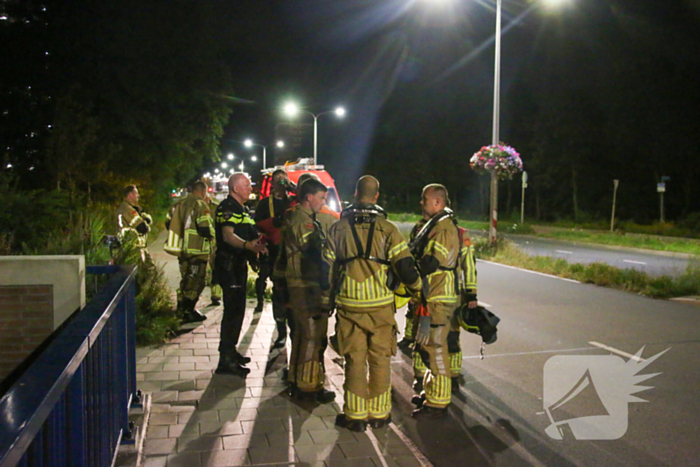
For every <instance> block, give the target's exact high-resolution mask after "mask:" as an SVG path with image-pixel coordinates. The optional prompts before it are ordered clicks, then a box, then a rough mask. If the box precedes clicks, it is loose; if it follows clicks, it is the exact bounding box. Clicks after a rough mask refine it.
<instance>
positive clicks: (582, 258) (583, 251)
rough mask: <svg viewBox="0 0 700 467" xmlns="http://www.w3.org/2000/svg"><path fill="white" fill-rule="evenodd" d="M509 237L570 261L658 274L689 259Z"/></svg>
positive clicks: (680, 268)
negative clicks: (604, 264) (596, 263)
mask: <svg viewBox="0 0 700 467" xmlns="http://www.w3.org/2000/svg"><path fill="white" fill-rule="evenodd" d="M508 238H509V239H510V240H511V241H513V242H514V243H515V244H516V245H518V246H519V247H520V248H521V249H522V250H523V251H524V252H526V253H528V254H529V255H533V256H535V255H536V256H551V257H554V258H562V259H565V260H567V261H568V262H570V263H584V264H588V263H593V262H600V263H607V264H610V265H612V266H616V267H618V268H622V269H630V268H632V269H639V270H641V271H644V272H647V273H648V274H651V275H657V276H660V275H670V276H674V275H679V274H681V273H683V272H684V271H685V270H686V268H687V267H688V264H690V262H691V261H692V260H691V259H689V257H688V255H684V254H673V253H667V252H651V251H650V252H646V251H637V250H633V249H622V248H615V247H606V246H599V245H586V244H581V243H573V242H566V241H557V240H550V239H543V238H537V237H529V236H520V235H512V236H510V237H508Z"/></svg>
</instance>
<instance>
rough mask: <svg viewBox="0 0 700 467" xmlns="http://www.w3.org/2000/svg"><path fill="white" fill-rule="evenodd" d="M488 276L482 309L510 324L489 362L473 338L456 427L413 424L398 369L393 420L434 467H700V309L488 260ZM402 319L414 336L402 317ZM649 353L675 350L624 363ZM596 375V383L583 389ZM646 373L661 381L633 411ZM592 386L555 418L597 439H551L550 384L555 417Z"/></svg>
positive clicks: (484, 267) (399, 360) (406, 364)
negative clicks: (585, 428)
mask: <svg viewBox="0 0 700 467" xmlns="http://www.w3.org/2000/svg"><path fill="white" fill-rule="evenodd" d="M477 267H478V271H479V300H480V301H481V302H483V303H485V304H487V305H488V306H487V308H489V309H490V310H491V311H493V312H494V313H495V314H496V315H497V316H499V317H500V318H501V320H502V321H501V323H500V325H499V330H498V341H497V342H496V343H494V344H492V345H490V346H487V347H486V358H485V359H483V360H481V359H480V358H479V356H478V355H479V346H480V338H479V337H477V336H475V335H473V334H468V333H466V332H462V338H461V341H462V349H463V352H464V360H463V377H464V383H463V385H462V388H461V390H460V393H459V394H457V395H456V397H453V403H452V406H451V408H450V415H449V418H448V419H443V420H441V421H435V422H432V421H431V422H421V423H417V422H416V421H415V420H413V419H412V418H411V417H410V412H411V410H412V409H413V406H412V404H411V403H410V399H411V396H412V394H413V391H412V389H411V383H412V371H411V366H410V357H409V356H406V355H404V354H402V353H399V354H398V355H397V356H395V357H394V359H393V364H392V369H393V372H394V374H393V378H392V384H393V387H394V407H395V409H394V411H393V416H394V422H395V423H396V424H397V425H399V426H400V427H401V428H402V430H403V431H404V432H406V433H407V434H408V436H409V437H410V439H411V440H412V441H413V442H414V443H415V444H416V446H417V447H418V448H419V449H420V450H421V451H422V452H423V453H424V454H425V455H426V456H427V458H428V459H429V460H430V462H431V463H432V464H434V465H436V466H457V465H469V466H481V465H503V466H519V465H542V466H544V465H547V466H549V465H556V466H566V465H586V466H590V465H605V466H611V465H635V466H636V465H639V466H656V465H674V466H676V465H697V458H698V457H699V456H700V444H699V443H698V441H697V440H698V439H700V424H698V423H697V416H698V415H700V400H699V399H698V397H697V396H698V387H700V372H698V370H697V364H696V362H697V360H696V358H697V355H698V353H700V309H699V308H697V307H694V306H692V305H686V304H682V303H675V302H669V301H662V300H653V299H649V298H644V297H641V296H638V295H634V294H630V293H626V292H619V291H615V290H610V289H605V288H601V287H596V286H593V285H587V284H580V283H577V282H574V281H570V280H564V279H559V278H554V277H550V276H545V275H541V274H537V273H532V272H527V271H523V270H519V269H515V268H510V267H506V266H502V265H497V264H494V263H487V262H483V261H479V263H478V266H477ZM397 320H398V321H399V325H400V329H403V327H402V326H403V321H404V319H403V313H402V312H401V311H400V312H399V313H397ZM642 348H643V349H644V350H643V353H642V355H641V358H642V359H649V358H650V357H652V356H654V355H656V354H657V353H659V352H662V351H664V350H666V349H669V350H668V351H667V352H666V353H665V354H663V355H661V356H659V357H658V359H657V360H655V361H653V362H651V363H648V367H646V369H641V368H640V367H642V366H643V365H641V364H639V362H638V361H636V360H634V359H632V361H631V363H630V364H624V363H623V362H628V361H629V360H630V358H629V357H628V356H625V355H627V354H629V355H632V354H635V353H637V351H639V350H640V349H642ZM574 356H579V357H577V358H572V357H574ZM596 356H597V357H596ZM600 356H620V357H621V358H615V357H607V358H603V359H602V360H601V357H600ZM552 357H556V358H555V359H554V360H552V361H550V363H549V364H548V366H547V368H548V372H547V378H548V379H547V381H546V382H545V379H544V378H545V376H544V375H545V364H547V361H548V360H549V359H550V358H552ZM585 368H589V370H590V373H589V378H588V379H587V380H586V379H584V380H583V383H584V384H582V385H577V384H576V383H577V381H578V378H579V376H580V375H582V374H583V370H584V369H585ZM625 370H626V371H625ZM606 371H607V372H606ZM635 372H638V373H639V374H641V375H646V374H655V373H660V374H658V375H657V376H654V377H652V378H651V379H648V380H646V381H644V382H641V381H639V380H638V381H637V382H638V383H641V386H647V387H650V388H652V389H649V390H646V391H642V392H640V393H637V394H636V396H637V397H640V398H641V399H644V400H647V401H648V402H647V403H641V402H627V399H628V394H629V391H628V392H625V391H626V390H628V389H629V387H631V386H632V384H633V383H634V381H633V380H631V376H629V375H632V374H634V373H635ZM556 377H559V378H564V379H562V380H557V379H555V378H556ZM567 377H568V378H569V379H568V380H567V379H566V378H567ZM571 378H573V379H571ZM630 381H631V382H630ZM586 383H589V384H588V386H587V387H585V388H584V389H583V390H582V391H581V392H580V393H579V394H578V395H576V396H575V397H572V398H571V400H570V401H569V402H567V403H566V404H564V405H563V406H562V407H560V408H553V409H552V410H551V412H550V413H551V414H552V419H553V420H555V421H562V420H567V419H571V418H578V420H577V421H575V422H572V425H575V424H576V423H579V424H580V423H586V422H589V425H590V427H592V428H590V429H591V433H592V435H589V437H590V436H592V437H593V438H598V439H588V440H586V439H576V437H575V436H574V431H573V428H570V426H572V425H567V424H566V423H565V424H563V425H561V426H560V427H561V428H562V432H563V433H564V435H563V438H564V439H563V440H555V439H552V438H550V436H548V434H547V433H546V432H545V429H546V428H547V427H548V426H549V425H550V423H551V422H550V418H549V415H548V414H547V413H546V412H545V407H544V403H543V397H544V389H545V386H546V387H547V388H548V390H549V391H550V393H551V394H554V395H555V396H556V397H554V398H552V397H550V398H549V399H552V400H551V401H549V402H547V405H548V407H549V406H553V404H552V403H551V402H554V401H556V400H558V399H559V396H560V395H563V394H565V393H566V392H567V391H568V390H569V389H574V388H576V387H582V386H585V384H586ZM557 391H558V392H557ZM595 415H598V416H599V417H598V418H597V419H596V418H592V416H595ZM581 417H588V418H581ZM595 423H598V425H595ZM578 433H579V435H578V437H579V438H581V437H582V436H581V434H580V432H578ZM603 433H608V434H607V435H604V434H603ZM602 436H608V437H613V438H617V439H607V440H601V439H600V437H602Z"/></svg>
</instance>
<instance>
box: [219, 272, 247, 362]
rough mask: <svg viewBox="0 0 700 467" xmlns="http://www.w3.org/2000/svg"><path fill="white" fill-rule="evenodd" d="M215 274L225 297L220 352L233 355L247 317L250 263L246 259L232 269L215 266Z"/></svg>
mask: <svg viewBox="0 0 700 467" xmlns="http://www.w3.org/2000/svg"><path fill="white" fill-rule="evenodd" d="M214 271H215V274H216V275H217V278H218V279H219V283H220V284H221V289H222V292H223V296H224V297H223V298H224V315H223V318H222V319H221V341H220V342H219V354H220V355H222V356H223V355H228V356H233V354H235V352H236V345H238V338H239V337H240V335H241V328H242V327H243V318H244V317H245V301H246V285H247V284H246V282H247V280H248V265H247V263H246V262H245V261H242V262H241V264H236V265H235V266H234V268H233V269H232V270H231V271H227V270H225V269H223V268H221V267H220V266H219V265H216V266H215V270H214Z"/></svg>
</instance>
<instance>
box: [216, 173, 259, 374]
mask: <svg viewBox="0 0 700 467" xmlns="http://www.w3.org/2000/svg"><path fill="white" fill-rule="evenodd" d="M228 187H229V195H228V197H227V198H226V199H225V200H223V201H222V202H221V204H220V205H219V207H218V208H217V209H216V216H215V230H216V245H217V250H216V259H215V261H214V263H215V264H214V268H215V274H216V276H217V278H218V279H219V283H220V284H221V288H222V289H223V295H224V316H223V319H222V320H221V342H220V343H219V366H218V368H217V369H216V373H217V374H226V375H237V376H246V375H247V374H248V373H250V369H248V368H247V367H245V366H244V365H245V364H246V363H248V362H250V358H248V357H244V356H243V355H241V354H240V353H239V352H238V350H236V345H237V344H238V338H239V337H240V334H241V328H242V327H243V318H244V316H245V300H246V285H247V280H248V261H250V260H253V259H255V258H256V257H257V255H258V254H260V253H267V248H266V247H265V245H264V244H263V243H262V242H260V240H259V239H258V232H257V230H256V229H255V222H254V221H253V219H252V217H250V214H249V211H248V208H247V207H245V206H244V204H245V202H246V201H247V200H248V198H249V197H250V193H251V191H252V187H251V184H250V179H249V178H248V176H247V175H245V174H243V173H236V174H233V175H231V177H230V178H229V179H228Z"/></svg>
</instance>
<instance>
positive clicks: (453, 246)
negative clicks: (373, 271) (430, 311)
mask: <svg viewBox="0 0 700 467" xmlns="http://www.w3.org/2000/svg"><path fill="white" fill-rule="evenodd" d="M445 214H446V213H445V212H444V211H441V212H439V213H437V214H435V215H434V216H433V218H432V219H431V220H432V222H431V220H428V221H427V222H426V221H420V223H422V226H420V228H419V225H416V227H415V228H414V229H413V232H412V236H413V242H415V241H416V237H419V236H421V233H420V231H421V230H423V229H427V232H425V236H424V238H420V239H418V245H415V244H413V243H412V247H413V248H412V251H413V254H414V255H415V258H416V263H418V268H419V269H420V274H421V277H422V278H423V297H424V299H425V300H426V301H427V302H439V303H445V304H455V305H456V304H457V301H458V297H459V292H460V284H459V282H460V281H459V273H458V272H459V269H460V264H459V260H460V257H461V255H460V250H461V249H462V244H461V242H460V234H459V229H458V227H457V226H456V224H455V222H454V220H453V217H452V216H451V215H445ZM435 221H437V222H435ZM472 259H473V256H472Z"/></svg>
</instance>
